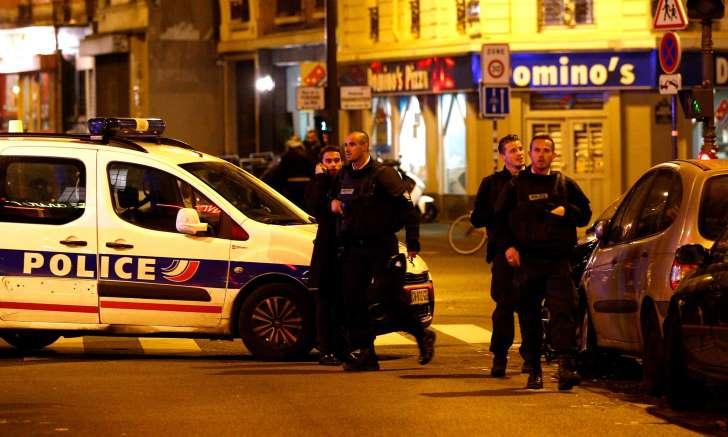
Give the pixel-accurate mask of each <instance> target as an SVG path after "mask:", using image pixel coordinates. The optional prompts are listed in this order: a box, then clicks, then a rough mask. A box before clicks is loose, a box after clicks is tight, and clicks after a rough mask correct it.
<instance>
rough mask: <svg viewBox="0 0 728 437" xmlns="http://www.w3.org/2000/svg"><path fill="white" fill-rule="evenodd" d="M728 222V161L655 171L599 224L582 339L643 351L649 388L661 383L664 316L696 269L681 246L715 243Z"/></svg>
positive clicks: (585, 281) (586, 280) (587, 275)
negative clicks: (681, 258) (683, 257)
mask: <svg viewBox="0 0 728 437" xmlns="http://www.w3.org/2000/svg"><path fill="white" fill-rule="evenodd" d="M726 224H728V160H710V161H697V160H690V161H671V162H665V163H662V164H659V165H656V166H654V167H653V168H651V169H650V170H648V171H647V172H646V173H645V174H644V175H643V176H642V177H641V178H640V179H639V180H638V181H637V182H636V183H635V184H634V185H633V186H632V187H631V188H630V189H629V191H628V192H627V193H626V195H625V196H624V198H623V199H622V201H621V203H620V204H619V206H618V208H617V210H616V212H615V214H614V216H613V217H612V218H611V220H609V221H600V222H598V223H597V224H596V228H597V230H596V234H597V237H598V238H599V243H598V245H597V248H596V250H594V252H593V253H592V256H591V258H590V259H589V262H588V263H587V266H586V270H585V272H584V276H583V278H582V282H581V290H582V292H583V293H584V297H585V298H586V311H585V314H584V319H583V324H582V328H583V329H582V331H581V338H582V340H583V343H582V345H584V346H586V347H591V348H592V349H593V348H596V347H600V348H608V349H615V350H618V351H622V352H627V353H632V354H635V355H641V356H642V357H643V370H644V375H645V383H646V384H645V385H646V388H647V389H648V390H651V391H654V390H655V389H657V388H658V387H659V383H660V380H659V375H660V371H659V370H660V369H658V368H657V367H658V363H659V362H660V357H661V355H662V329H661V326H662V321H663V319H664V318H665V315H666V313H667V308H668V304H669V301H670V297H671V296H672V294H673V292H674V290H675V289H676V288H677V286H678V284H679V282H680V279H682V277H683V276H684V275H685V273H686V271H687V270H688V269H691V268H692V267H693V266H689V265H682V264H680V263H679V262H678V261H677V260H676V258H675V252H676V250H677V248H679V247H680V246H682V245H684V244H689V243H699V244H702V245H704V246H705V247H710V245H711V244H712V242H713V241H714V240H715V239H716V238H718V236H719V235H720V233H721V231H722V230H723V229H724V227H725V226H726ZM589 331H592V332H589ZM589 343H590V344H589Z"/></svg>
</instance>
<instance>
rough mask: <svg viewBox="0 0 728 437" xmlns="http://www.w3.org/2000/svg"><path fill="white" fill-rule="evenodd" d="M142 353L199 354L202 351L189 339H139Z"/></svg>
mask: <svg viewBox="0 0 728 437" xmlns="http://www.w3.org/2000/svg"><path fill="white" fill-rule="evenodd" d="M139 344H141V345H142V349H144V353H163V354H183V353H191V354H196V353H200V352H201V351H202V349H200V346H198V345H197V342H196V341H195V340H193V339H191V338H147V337H139Z"/></svg>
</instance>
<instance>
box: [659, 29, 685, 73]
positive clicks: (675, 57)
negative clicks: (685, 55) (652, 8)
mask: <svg viewBox="0 0 728 437" xmlns="http://www.w3.org/2000/svg"><path fill="white" fill-rule="evenodd" d="M657 54H658V55H659V58H660V68H662V71H664V72H665V74H672V73H674V72H675V71H677V69H678V67H679V66H680V59H681V57H682V51H681V50H680V38H679V37H678V36H677V34H676V33H675V32H665V34H664V35H662V39H661V40H660V49H659V50H658V51H657Z"/></svg>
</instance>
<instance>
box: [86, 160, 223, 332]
mask: <svg viewBox="0 0 728 437" xmlns="http://www.w3.org/2000/svg"><path fill="white" fill-rule="evenodd" d="M129 161H130V160H129V159H128V157H127V156H124V153H123V152H117V151H104V152H101V153H100V156H99V176H100V177H99V181H100V182H99V185H100V189H99V203H100V204H102V205H104V208H100V209H99V223H100V225H99V307H100V314H101V322H102V323H109V324H127V325H128V324H132V325H148V326H149V325H152V326H179V327H185V326H187V327H212V326H216V325H217V324H218V323H219V321H220V318H221V313H222V308H223V303H224V301H225V291H226V286H227V272H228V263H229V255H230V240H229V239H225V238H218V237H217V236H216V235H219V230H220V227H221V226H222V222H223V221H224V220H225V219H226V217H227V216H226V215H225V214H224V212H222V211H221V210H220V209H219V208H218V207H217V206H216V205H215V204H213V203H212V202H211V201H209V200H208V199H207V197H205V196H204V195H202V194H201V193H200V192H199V191H198V190H196V189H195V188H193V187H192V185H191V184H190V183H188V182H187V181H185V180H183V179H182V178H180V177H178V176H176V175H175V174H173V168H168V167H165V166H163V165H162V164H161V163H159V162H154V163H153V165H145V164H144V163H142V162H140V161H139V160H138V159H134V162H133V163H132V162H129ZM183 207H185V208H194V209H196V210H197V211H198V213H199V215H200V218H201V220H202V221H203V222H207V223H209V224H210V225H211V227H212V231H211V232H209V233H207V234H205V235H201V236H193V235H186V234H182V233H180V232H178V231H177V230H176V217H177V212H178V211H179V210H180V209H181V208H183Z"/></svg>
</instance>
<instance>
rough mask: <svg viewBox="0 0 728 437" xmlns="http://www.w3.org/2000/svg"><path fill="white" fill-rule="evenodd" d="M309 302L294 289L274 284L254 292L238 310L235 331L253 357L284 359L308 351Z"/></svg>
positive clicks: (311, 330) (311, 334)
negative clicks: (238, 333) (236, 330)
mask: <svg viewBox="0 0 728 437" xmlns="http://www.w3.org/2000/svg"><path fill="white" fill-rule="evenodd" d="M311 308H312V305H311V302H310V299H309V298H308V296H306V294H305V293H304V292H303V291H301V290H299V289H297V288H296V287H294V286H292V285H289V284H283V283H273V284H266V285H263V286H261V287H259V288H257V289H256V290H255V291H253V292H252V293H251V294H250V295H249V296H248V297H247V298H246V299H245V301H244V302H243V305H242V306H241V307H240V315H239V318H238V328H239V332H240V336H241V338H242V340H243V343H245V346H246V347H247V348H248V350H249V351H250V352H251V353H252V354H253V355H254V356H256V357H259V358H264V359H274V360H285V359H292V358H296V357H300V356H302V355H304V354H306V353H308V352H309V351H310V350H311V347H312V344H313V340H314V323H315V322H314V315H313V311H312V309H311Z"/></svg>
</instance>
